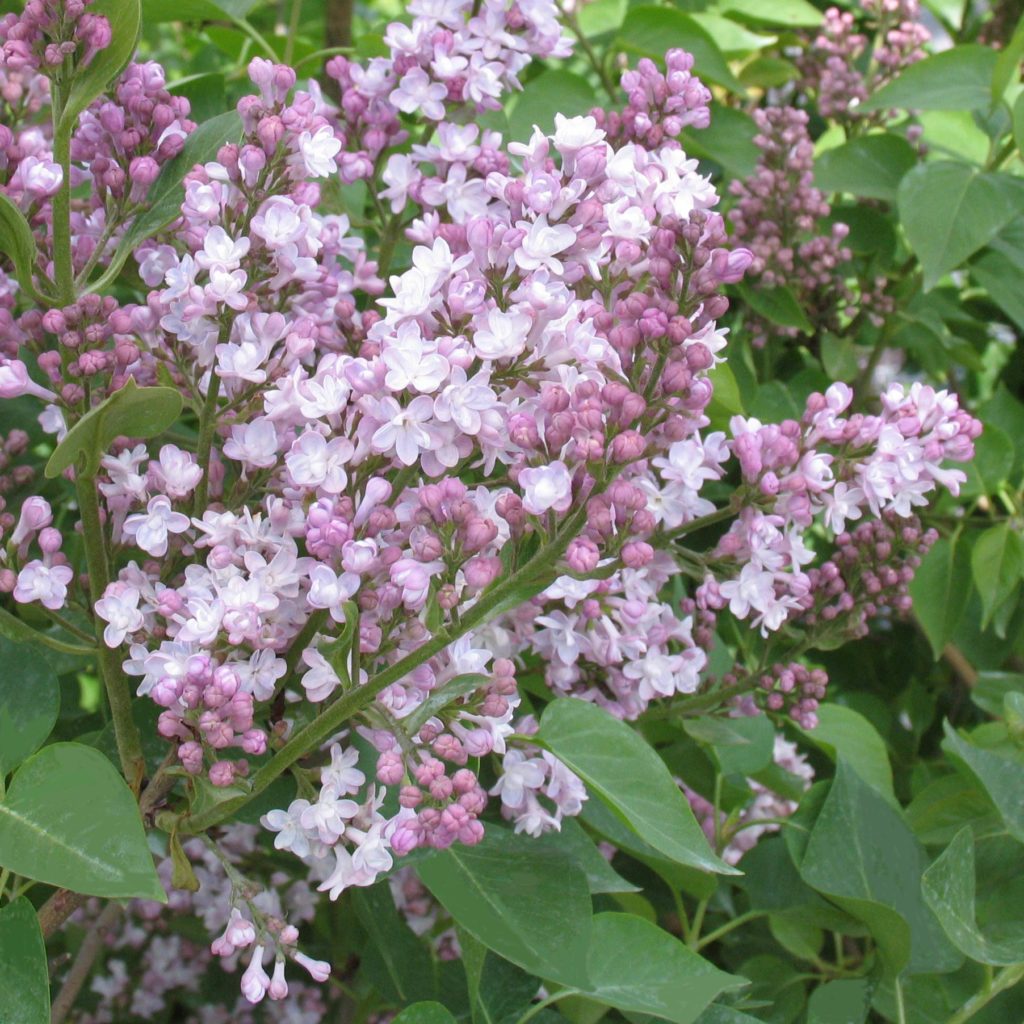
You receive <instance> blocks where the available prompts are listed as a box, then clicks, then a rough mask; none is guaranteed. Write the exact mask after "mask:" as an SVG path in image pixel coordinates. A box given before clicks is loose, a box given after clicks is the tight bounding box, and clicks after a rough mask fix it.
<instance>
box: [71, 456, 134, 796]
mask: <svg viewBox="0 0 1024 1024" xmlns="http://www.w3.org/2000/svg"><path fill="white" fill-rule="evenodd" d="M75 486H76V489H77V493H78V509H79V514H80V516H81V520H82V537H83V539H84V542H85V563H86V566H87V568H88V570H89V593H90V597H91V599H92V601H93V603H95V602H96V601H98V600H99V598H100V596H101V595H102V593H103V591H104V590H105V589H106V587H107V584H108V583H109V582H110V573H109V569H108V566H107V551H106V546H105V545H104V542H103V524H102V522H101V520H100V506H99V499H98V498H97V496H96V479H95V477H92V476H86V475H85V474H84V473H79V475H78V478H77V480H76V481H75ZM93 622H94V624H95V628H96V647H97V651H96V656H97V660H98V661H99V664H100V674H101V675H102V676H103V684H104V686H105V687H106V691H107V702H108V703H109V704H110V714H111V718H112V719H113V721H114V736H115V738H116V740H117V753H118V757H119V758H120V760H121V771H122V772H123V773H124V777H125V779H126V780H127V782H128V785H129V786H130V787H131V789H132V792H133V793H138V791H139V787H140V786H141V785H142V777H143V775H144V774H145V772H146V762H145V759H144V758H143V756H142V740H141V738H140V736H139V730H138V726H136V724H135V719H134V718H132V694H131V689H130V687H129V685H128V680H127V678H126V677H125V675H124V672H123V671H122V669H121V661H120V658H119V657H118V654H117V651H114V650H111V649H110V648H109V647H108V646H107V645H106V643H105V642H104V640H103V620H102V619H101V618H100V617H99V616H98V615H94V616H93Z"/></svg>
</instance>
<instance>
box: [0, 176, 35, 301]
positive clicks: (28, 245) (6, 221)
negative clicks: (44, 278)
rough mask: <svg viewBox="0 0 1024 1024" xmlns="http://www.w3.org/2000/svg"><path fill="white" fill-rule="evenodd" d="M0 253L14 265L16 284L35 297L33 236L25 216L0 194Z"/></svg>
mask: <svg viewBox="0 0 1024 1024" xmlns="http://www.w3.org/2000/svg"><path fill="white" fill-rule="evenodd" d="M0 253H3V255H4V256H6V257H7V258H8V259H9V260H10V261H11V263H13V264H14V273H15V276H16V277H17V278H18V284H20V285H21V287H22V288H23V289H24V290H25V291H26V292H27V293H28V294H29V295H35V294H36V290H35V283H34V281H33V278H32V275H33V272H34V271H35V266H36V260H37V259H38V257H39V253H38V251H37V249H36V240H35V236H34V235H33V234H32V229H31V228H30V227H29V224H28V221H27V220H25V215H24V214H23V213H22V212H21V210H19V209H18V207H17V206H15V205H14V203H12V202H11V200H10V199H8V198H7V196H5V195H4V194H3V193H2V192H0Z"/></svg>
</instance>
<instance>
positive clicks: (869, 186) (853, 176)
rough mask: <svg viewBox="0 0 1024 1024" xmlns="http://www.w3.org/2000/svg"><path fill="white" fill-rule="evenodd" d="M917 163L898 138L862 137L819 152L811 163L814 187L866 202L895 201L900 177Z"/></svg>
mask: <svg viewBox="0 0 1024 1024" xmlns="http://www.w3.org/2000/svg"><path fill="white" fill-rule="evenodd" d="M916 163H917V154H916V153H915V152H914V148H913V147H912V146H911V145H910V143H909V142H907V140H906V139H904V138H903V137H902V136H900V135H892V134H890V133H889V132H881V133H879V134H877V135H863V136H861V137H860V138H858V139H851V140H850V141H849V142H846V143H844V144H843V145H841V146H837V147H836V148H835V149H829V150H827V151H826V152H824V153H822V154H821V156H819V157H818V158H817V160H815V161H814V184H815V185H817V186H818V188H820V189H821V190H822V191H824V192H850V193H851V194H853V195H855V196H862V197H864V198H866V199H884V200H885V201H886V202H888V203H891V202H895V200H896V191H897V189H898V188H899V184H900V182H901V181H902V180H903V176H904V175H905V174H906V173H907V171H909V170H910V169H911V167H913V166H914V164H916Z"/></svg>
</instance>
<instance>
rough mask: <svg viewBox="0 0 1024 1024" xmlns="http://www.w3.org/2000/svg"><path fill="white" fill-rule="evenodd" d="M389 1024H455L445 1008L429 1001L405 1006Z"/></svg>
mask: <svg viewBox="0 0 1024 1024" xmlns="http://www.w3.org/2000/svg"><path fill="white" fill-rule="evenodd" d="M391 1024H455V1018H454V1017H453V1016H452V1015H451V1012H450V1011H449V1010H448V1009H447V1008H446V1007H444V1006H442V1005H441V1004H440V1003H435V1002H432V1001H431V1002H423V1003H413V1004H412V1006H407V1007H406V1008H405V1009H404V1010H403V1011H402V1012H401V1013H400V1014H399V1015H398V1016H397V1017H395V1018H394V1020H393V1021H392V1022H391Z"/></svg>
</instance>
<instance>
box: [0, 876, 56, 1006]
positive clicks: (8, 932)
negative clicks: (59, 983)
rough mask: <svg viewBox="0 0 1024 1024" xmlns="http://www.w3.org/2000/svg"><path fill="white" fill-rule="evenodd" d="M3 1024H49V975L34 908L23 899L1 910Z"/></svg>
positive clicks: (0, 990) (0, 941) (0, 974)
mask: <svg viewBox="0 0 1024 1024" xmlns="http://www.w3.org/2000/svg"><path fill="white" fill-rule="evenodd" d="M0 964H3V965H4V966H3V970H2V971H0V1007H2V1009H3V1021H4V1024H50V974H49V970H48V968H47V963H46V946H45V945H44V944H43V933H42V932H41V931H40V930H39V920H38V918H37V917H36V912H35V908H34V907H33V906H32V904H31V903H29V901H28V900H27V899H25V897H24V896H19V897H18V898H17V899H16V900H14V901H13V902H11V903H8V904H7V906H6V907H4V908H3V909H2V910H0Z"/></svg>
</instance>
